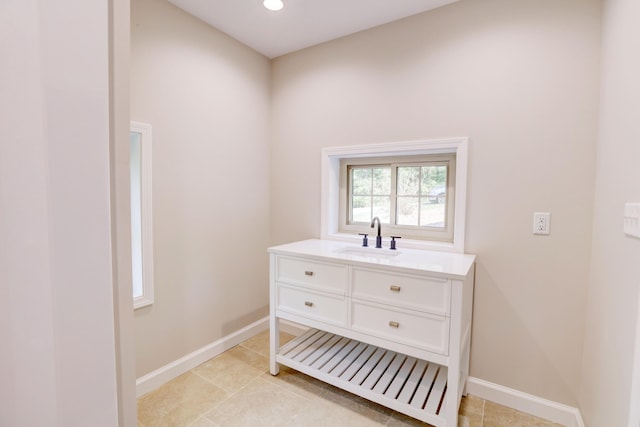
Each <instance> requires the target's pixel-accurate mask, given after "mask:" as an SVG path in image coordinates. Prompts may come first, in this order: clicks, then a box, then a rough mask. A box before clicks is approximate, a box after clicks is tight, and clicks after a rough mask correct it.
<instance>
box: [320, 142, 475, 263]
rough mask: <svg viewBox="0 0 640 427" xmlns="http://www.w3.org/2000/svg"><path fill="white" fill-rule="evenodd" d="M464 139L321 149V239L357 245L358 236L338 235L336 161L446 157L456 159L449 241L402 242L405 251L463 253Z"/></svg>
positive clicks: (338, 197)
mask: <svg viewBox="0 0 640 427" xmlns="http://www.w3.org/2000/svg"><path fill="white" fill-rule="evenodd" d="M467 152H468V138H466V137H461V138H447V139H429V140H418V141H402V142H391V143H379V144H366V145H355V146H345V147H325V148H323V149H322V153H321V156H322V158H321V163H322V170H321V213H320V219H321V220H320V235H321V238H322V239H327V240H341V241H347V242H353V243H356V242H359V241H360V236H358V235H357V234H352V233H343V232H340V160H341V159H347V158H366V157H390V156H395V157H397V156H411V155H432V154H449V153H453V154H455V156H456V169H455V183H456V184H455V185H456V190H455V195H454V206H455V211H454V214H453V242H438V241H433V240H417V239H406V240H405V239H403V240H402V244H401V245H402V246H404V247H407V248H420V249H433V250H444V251H451V252H458V253H463V252H464V238H465V222H466V197H467V158H468V154H467Z"/></svg>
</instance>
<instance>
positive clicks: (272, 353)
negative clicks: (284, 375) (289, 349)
mask: <svg viewBox="0 0 640 427" xmlns="http://www.w3.org/2000/svg"><path fill="white" fill-rule="evenodd" d="M279 349H280V321H279V320H278V318H276V317H275V316H270V318H269V372H271V375H278V373H279V372H280V364H279V363H278V362H276V354H278V350H279Z"/></svg>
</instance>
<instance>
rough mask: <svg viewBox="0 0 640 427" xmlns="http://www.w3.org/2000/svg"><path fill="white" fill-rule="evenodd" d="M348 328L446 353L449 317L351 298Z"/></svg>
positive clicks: (447, 352) (434, 351)
mask: <svg viewBox="0 0 640 427" xmlns="http://www.w3.org/2000/svg"><path fill="white" fill-rule="evenodd" d="M351 308H352V313H351V316H352V318H351V328H352V329H353V330H354V331H359V332H363V333H365V334H369V335H372V336H376V337H380V338H386V339H388V340H389V341H395V342H397V343H400V344H406V345H410V346H412V347H416V348H420V349H423V350H427V351H431V352H433V353H439V354H443V355H445V356H446V355H448V354H449V318H448V317H443V316H435V315H429V314H422V313H417V312H409V311H408V310H393V309H390V308H388V307H385V306H383V305H380V304H375V303H367V302H359V301H354V302H353V303H352V306H351Z"/></svg>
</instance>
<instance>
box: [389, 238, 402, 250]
mask: <svg viewBox="0 0 640 427" xmlns="http://www.w3.org/2000/svg"><path fill="white" fill-rule="evenodd" d="M389 237H391V247H390V248H389V249H391V250H394V251H395V250H396V239H402V237H400V236H389Z"/></svg>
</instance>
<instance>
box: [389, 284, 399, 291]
mask: <svg viewBox="0 0 640 427" xmlns="http://www.w3.org/2000/svg"><path fill="white" fill-rule="evenodd" d="M389 289H390V290H391V292H400V286H398V285H391V286H390V287H389Z"/></svg>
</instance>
